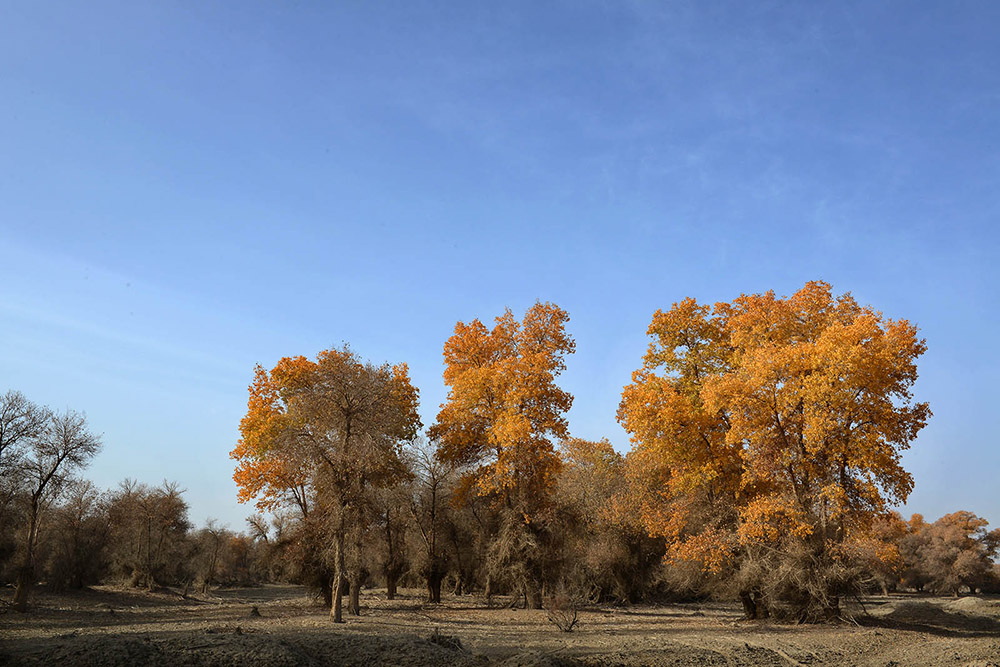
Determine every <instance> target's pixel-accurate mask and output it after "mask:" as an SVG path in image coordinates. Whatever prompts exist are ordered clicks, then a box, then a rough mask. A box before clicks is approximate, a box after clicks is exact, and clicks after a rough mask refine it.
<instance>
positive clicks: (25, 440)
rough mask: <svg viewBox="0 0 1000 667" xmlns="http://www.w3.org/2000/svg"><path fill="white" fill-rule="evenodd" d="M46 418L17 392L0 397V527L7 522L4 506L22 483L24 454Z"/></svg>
mask: <svg viewBox="0 0 1000 667" xmlns="http://www.w3.org/2000/svg"><path fill="white" fill-rule="evenodd" d="M50 416H51V413H50V412H49V410H48V409H47V408H44V407H42V406H39V405H35V404H34V403H32V402H31V401H29V400H28V399H27V398H25V397H24V394H22V393H21V392H19V391H8V392H7V393H6V394H4V395H2V396H0V526H2V525H5V524H6V523H7V521H6V510H7V507H8V506H9V505H10V502H11V500H13V499H14V496H15V495H16V494H17V492H18V490H19V489H21V488H22V486H23V483H24V481H25V479H24V474H23V473H24V470H23V469H22V462H23V459H24V455H25V452H26V451H27V450H28V449H29V447H30V442H31V441H32V440H33V439H35V438H37V437H38V436H40V435H41V434H42V433H43V432H44V431H45V427H46V425H47V424H48V421H49V418H50Z"/></svg>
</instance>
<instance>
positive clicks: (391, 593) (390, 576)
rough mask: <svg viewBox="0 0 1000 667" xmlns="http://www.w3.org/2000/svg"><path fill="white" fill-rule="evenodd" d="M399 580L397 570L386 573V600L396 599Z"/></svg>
mask: <svg viewBox="0 0 1000 667" xmlns="http://www.w3.org/2000/svg"><path fill="white" fill-rule="evenodd" d="M398 579H399V575H398V574H396V571H395V570H390V571H389V572H386V573H385V599H387V600H395V599H396V582H397V580H398Z"/></svg>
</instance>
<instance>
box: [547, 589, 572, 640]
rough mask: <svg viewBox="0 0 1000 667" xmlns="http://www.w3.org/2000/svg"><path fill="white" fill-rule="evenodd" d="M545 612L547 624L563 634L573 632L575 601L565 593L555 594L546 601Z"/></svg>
mask: <svg viewBox="0 0 1000 667" xmlns="http://www.w3.org/2000/svg"><path fill="white" fill-rule="evenodd" d="M545 611H546V614H547V616H548V619H549V622H550V623H552V624H553V625H554V626H556V627H557V628H559V629H560V630H562V631H563V632H573V628H575V627H576V624H577V621H578V620H579V618H578V617H577V609H576V600H574V599H573V598H572V597H570V596H569V595H567V594H565V593H557V594H555V595H552V596H550V597H549V598H548V599H547V600H546V604H545Z"/></svg>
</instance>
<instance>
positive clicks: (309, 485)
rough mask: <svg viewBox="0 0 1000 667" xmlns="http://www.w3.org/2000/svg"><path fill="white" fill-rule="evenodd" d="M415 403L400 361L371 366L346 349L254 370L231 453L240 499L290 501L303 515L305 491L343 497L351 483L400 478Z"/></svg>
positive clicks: (414, 424)
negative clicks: (402, 448)
mask: <svg viewBox="0 0 1000 667" xmlns="http://www.w3.org/2000/svg"><path fill="white" fill-rule="evenodd" d="M418 399H419V394H418V391H417V389H416V388H415V387H414V386H413V385H412V384H411V382H410V378H409V370H408V368H407V366H406V364H398V365H395V366H390V365H389V364H382V365H380V366H376V365H373V364H371V363H368V362H365V361H363V360H361V359H360V358H358V356H357V355H356V354H355V353H354V352H352V351H351V350H350V348H348V347H346V346H345V347H343V348H334V349H331V350H324V351H322V352H320V353H319V354H318V355H317V356H316V360H315V361H310V360H309V359H306V358H305V357H302V356H296V357H285V358H283V359H281V360H280V361H279V362H278V363H277V364H276V365H275V367H274V368H273V369H272V370H271V371H270V372H268V371H266V370H265V369H264V368H262V367H261V366H257V368H256V369H255V373H254V381H253V383H252V384H251V385H250V397H249V400H248V402H247V414H246V416H244V418H243V419H242V421H241V422H240V435H241V436H242V437H241V438H240V441H239V442H238V443H237V445H236V448H235V449H233V451H232V452H231V453H230V457H231V458H233V459H235V460H236V461H237V462H238V463H237V467H236V472H235V474H234V475H233V479H234V480H235V481H236V483H237V485H238V486H239V499H240V501H241V502H246V501H247V500H250V499H251V498H257V504H258V506H259V507H260V508H261V509H273V508H275V507H277V506H278V505H280V504H282V503H284V502H285V501H286V500H288V499H289V498H292V499H294V501H295V502H296V503H298V504H299V506H300V508H302V510H303V512H305V511H306V502H305V501H306V498H307V495H308V494H307V493H306V489H313V490H314V489H316V488H318V486H320V485H322V486H323V488H326V489H329V490H332V492H334V493H335V494H337V495H338V497H340V498H341V500H343V499H344V498H346V495H345V494H346V493H347V490H346V489H347V486H349V485H351V484H355V485H356V484H362V485H363V484H364V483H366V482H370V483H379V481H380V480H382V479H388V478H390V477H392V476H395V475H399V474H402V473H401V470H402V465H401V463H400V462H399V460H398V451H397V450H398V446H399V442H400V441H403V440H408V439H410V438H412V437H413V436H415V435H416V433H417V429H419V428H420V418H419V415H418V414H417V407H418ZM321 482H322V484H320V483H321Z"/></svg>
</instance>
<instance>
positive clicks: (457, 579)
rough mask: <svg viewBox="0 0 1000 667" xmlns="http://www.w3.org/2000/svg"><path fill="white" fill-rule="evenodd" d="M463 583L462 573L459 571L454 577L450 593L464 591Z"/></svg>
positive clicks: (458, 593)
mask: <svg viewBox="0 0 1000 667" xmlns="http://www.w3.org/2000/svg"><path fill="white" fill-rule="evenodd" d="M464 583H465V580H464V579H463V578H462V573H461V572H459V573H458V576H457V577H455V590H453V591H452V593H453V594H454V595H462V594H463V593H464V592H465V591H464V590H463V588H462V586H463V584H464Z"/></svg>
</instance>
